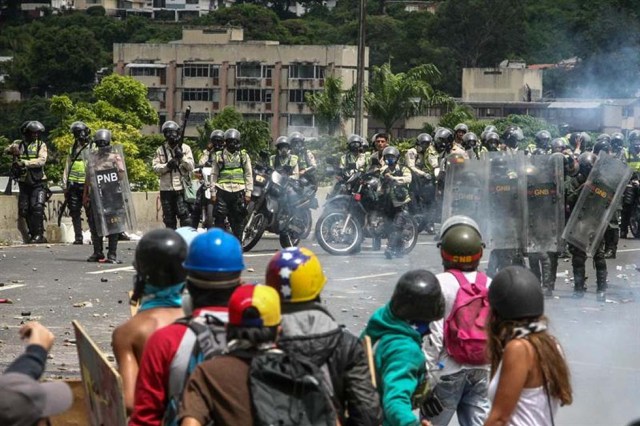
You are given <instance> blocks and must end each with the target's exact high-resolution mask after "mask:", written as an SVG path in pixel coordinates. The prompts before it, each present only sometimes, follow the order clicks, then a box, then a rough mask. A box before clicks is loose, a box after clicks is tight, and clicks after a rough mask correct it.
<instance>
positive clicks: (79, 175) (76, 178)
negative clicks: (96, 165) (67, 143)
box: [69, 147, 85, 183]
mask: <svg viewBox="0 0 640 426" xmlns="http://www.w3.org/2000/svg"><path fill="white" fill-rule="evenodd" d="M81 148H82V147H78V148H77V150H76V152H74V149H73V147H72V148H71V151H69V155H70V156H71V160H73V157H75V156H76V154H77V151H78V150H80V149H81ZM81 157H82V156H78V158H76V161H74V162H73V164H71V169H70V170H69V182H74V183H84V177H85V168H84V161H82V158H81Z"/></svg>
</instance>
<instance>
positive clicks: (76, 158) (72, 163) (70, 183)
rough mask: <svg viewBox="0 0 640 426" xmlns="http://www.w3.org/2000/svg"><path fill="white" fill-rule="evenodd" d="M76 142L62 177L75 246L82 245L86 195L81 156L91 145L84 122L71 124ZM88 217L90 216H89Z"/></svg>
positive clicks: (88, 132)
mask: <svg viewBox="0 0 640 426" xmlns="http://www.w3.org/2000/svg"><path fill="white" fill-rule="evenodd" d="M71 133H72V134H73V138H74V142H73V146H72V147H71V150H70V151H69V156H68V157H67V163H66V165H65V168H64V173H63V175H62V187H63V188H65V190H64V191H65V193H64V196H65V198H66V199H67V202H68V205H69V214H70V215H71V223H72V224H73V232H74V234H75V239H74V241H73V244H82V196H83V194H84V183H85V173H86V171H85V166H84V161H83V160H82V158H80V154H81V153H82V151H83V150H84V149H85V148H86V147H87V145H88V144H89V135H90V134H91V130H90V129H89V128H88V127H87V125H86V124H84V123H83V122H82V121H75V122H74V123H72V124H71ZM87 216H88V214H87Z"/></svg>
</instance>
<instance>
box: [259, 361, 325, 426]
mask: <svg viewBox="0 0 640 426" xmlns="http://www.w3.org/2000/svg"><path fill="white" fill-rule="evenodd" d="M249 384H250V389H251V400H252V403H253V409H254V424H255V425H257V426H272V425H278V426H286V425H291V426H293V425H299V426H334V425H335V424H336V418H337V416H336V412H335V409H334V405H333V403H332V400H331V392H330V390H329V388H328V385H327V384H326V380H325V378H324V377H323V374H322V372H321V371H320V369H319V368H318V367H317V366H315V365H313V364H312V363H311V362H310V361H309V360H307V359H306V358H302V357H298V356H295V355H293V354H289V353H285V352H282V351H280V350H278V349H272V350H268V351H264V352H260V353H258V354H257V355H254V356H253V358H252V360H251V368H250V369H249Z"/></svg>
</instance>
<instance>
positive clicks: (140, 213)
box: [0, 192, 164, 242]
mask: <svg viewBox="0 0 640 426" xmlns="http://www.w3.org/2000/svg"><path fill="white" fill-rule="evenodd" d="M63 202H64V196H63V195H62V194H53V196H52V197H51V199H50V200H49V201H48V202H47V206H46V209H45V215H46V217H47V219H48V220H47V221H45V229H47V238H49V239H50V242H61V238H62V237H63V235H62V231H61V230H60V228H58V226H57V225H58V223H57V222H58V213H59V211H60V208H61V207H62V203H63ZM133 205H134V209H135V214H136V218H137V221H138V229H136V230H135V232H146V231H148V230H150V229H155V228H162V227H164V225H163V224H162V209H161V207H160V193H159V192H134V193H133ZM82 216H83V229H84V230H87V229H89V225H88V224H87V222H86V216H85V214H84V213H83V215H82ZM17 220H18V197H17V195H11V196H8V195H0V242H2V241H7V240H9V241H14V242H19V241H21V238H20V233H19V232H18V230H17V228H16V223H17ZM62 225H65V227H64V228H65V229H66V228H68V229H69V230H70V232H68V233H67V234H66V235H67V241H69V238H70V239H71V241H72V240H73V232H72V231H71V218H70V217H69V210H68V209H67V211H66V212H65V214H64V216H63V217H62Z"/></svg>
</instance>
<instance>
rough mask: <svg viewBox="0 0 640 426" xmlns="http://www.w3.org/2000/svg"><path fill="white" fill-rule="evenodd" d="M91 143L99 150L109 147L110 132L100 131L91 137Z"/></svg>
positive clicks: (106, 130)
mask: <svg viewBox="0 0 640 426" xmlns="http://www.w3.org/2000/svg"><path fill="white" fill-rule="evenodd" d="M93 143H95V144H96V146H97V147H99V148H104V147H105V146H109V145H111V130H108V129H100V130H98V131H97V132H96V134H95V135H94V136H93Z"/></svg>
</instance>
